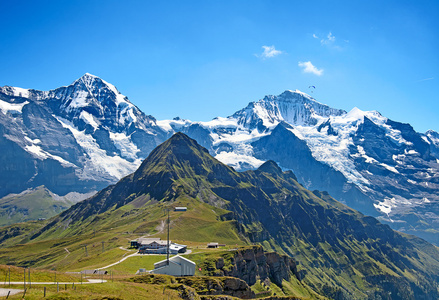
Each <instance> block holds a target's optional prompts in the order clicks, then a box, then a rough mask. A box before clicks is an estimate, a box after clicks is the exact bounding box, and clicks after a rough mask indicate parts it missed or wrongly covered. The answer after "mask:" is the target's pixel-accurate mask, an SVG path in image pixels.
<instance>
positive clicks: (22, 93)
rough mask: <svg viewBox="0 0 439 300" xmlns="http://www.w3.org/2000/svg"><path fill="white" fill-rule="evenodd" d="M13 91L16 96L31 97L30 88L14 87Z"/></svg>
mask: <svg viewBox="0 0 439 300" xmlns="http://www.w3.org/2000/svg"><path fill="white" fill-rule="evenodd" d="M12 91H13V93H14V96H15V97H23V98H29V90H28V89H23V88H19V87H13V88H12Z"/></svg>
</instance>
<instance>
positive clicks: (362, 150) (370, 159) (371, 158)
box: [352, 145, 378, 164]
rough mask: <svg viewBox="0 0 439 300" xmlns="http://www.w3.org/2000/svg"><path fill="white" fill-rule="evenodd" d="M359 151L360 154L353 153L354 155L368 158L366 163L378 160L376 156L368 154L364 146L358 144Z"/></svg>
mask: <svg viewBox="0 0 439 300" xmlns="http://www.w3.org/2000/svg"><path fill="white" fill-rule="evenodd" d="M357 151H358V153H359V155H358V154H357V155H352V156H353V157H363V158H364V159H366V163H368V164H372V163H377V162H378V161H377V160H376V159H375V158H373V157H370V156H368V155H366V151H364V148H363V147H362V146H360V145H357Z"/></svg>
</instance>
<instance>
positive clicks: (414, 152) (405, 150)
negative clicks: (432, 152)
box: [404, 149, 419, 155]
mask: <svg viewBox="0 0 439 300" xmlns="http://www.w3.org/2000/svg"><path fill="white" fill-rule="evenodd" d="M404 153H405V154H411V155H413V154H417V155H419V153H418V152H416V151H415V150H409V151H407V149H404Z"/></svg>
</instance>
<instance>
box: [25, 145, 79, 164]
mask: <svg viewBox="0 0 439 300" xmlns="http://www.w3.org/2000/svg"><path fill="white" fill-rule="evenodd" d="M29 140H30V139H29ZM38 141H39V140H38ZM24 150H26V151H27V152H29V153H31V154H33V155H34V156H36V157H37V158H39V159H41V160H44V159H47V158H51V159H54V160H57V161H58V162H60V163H61V164H62V165H63V166H66V167H76V165H74V164H72V163H71V162H69V161H67V160H65V159H63V158H62V157H59V156H57V155H53V154H50V153H49V152H47V151H44V150H43V149H42V148H41V147H40V146H38V145H35V144H33V145H26V146H25V147H24Z"/></svg>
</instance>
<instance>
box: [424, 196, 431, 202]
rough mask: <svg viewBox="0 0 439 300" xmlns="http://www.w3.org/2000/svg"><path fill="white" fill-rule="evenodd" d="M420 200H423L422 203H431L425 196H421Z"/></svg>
mask: <svg viewBox="0 0 439 300" xmlns="http://www.w3.org/2000/svg"><path fill="white" fill-rule="evenodd" d="M422 200H423V201H424V203H431V201H430V200H428V199H427V198H425V197H424V198H422Z"/></svg>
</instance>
